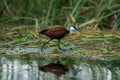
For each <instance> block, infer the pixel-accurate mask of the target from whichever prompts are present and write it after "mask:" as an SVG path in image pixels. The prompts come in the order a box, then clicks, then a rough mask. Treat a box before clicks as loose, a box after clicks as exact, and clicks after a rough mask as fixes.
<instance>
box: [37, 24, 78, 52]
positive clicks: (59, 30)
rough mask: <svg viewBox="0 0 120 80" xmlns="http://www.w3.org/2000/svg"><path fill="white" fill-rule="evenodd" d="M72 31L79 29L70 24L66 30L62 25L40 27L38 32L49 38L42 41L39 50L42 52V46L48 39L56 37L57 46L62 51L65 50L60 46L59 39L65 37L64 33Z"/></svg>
mask: <svg viewBox="0 0 120 80" xmlns="http://www.w3.org/2000/svg"><path fill="white" fill-rule="evenodd" d="M74 31H78V32H80V29H78V28H77V27H76V26H71V27H70V29H69V30H67V29H66V28H65V27H63V26H58V27H52V28H47V29H42V30H41V31H39V32H38V33H39V34H42V35H46V36H48V37H49V38H50V39H49V40H48V41H47V42H46V43H44V44H43V45H42V47H41V52H43V48H44V46H45V45H46V44H48V43H49V42H50V41H52V40H53V39H57V40H58V48H59V49H60V50H62V51H65V49H62V48H61V47H60V40H61V39H62V38H64V37H65V35H67V34H72V33H73V32H74Z"/></svg>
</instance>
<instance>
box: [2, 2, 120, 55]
mask: <svg viewBox="0 0 120 80" xmlns="http://www.w3.org/2000/svg"><path fill="white" fill-rule="evenodd" d="M54 25H62V26H66V27H67V28H68V27H69V26H71V25H76V26H77V27H79V28H81V29H82V33H78V34H76V35H73V36H72V37H68V38H65V39H63V41H62V42H61V43H62V44H61V46H62V47H64V48H67V49H75V50H77V49H79V50H80V51H78V52H75V56H76V55H77V56H78V55H82V54H83V55H87V56H93V55H95V56H96V55H99V54H101V53H103V54H105V55H108V54H109V53H111V54H112V55H113V54H114V53H115V54H114V55H117V56H118V55H119V52H120V46H119V45H120V31H119V28H120V1H119V0H1V1H0V50H2V49H1V48H11V49H13V50H14V48H16V46H20V47H23V48H24V47H32V48H33V47H34V48H41V45H42V44H43V43H44V42H45V41H47V39H48V38H47V37H45V36H42V35H38V33H37V31H38V30H39V29H40V28H42V27H50V26H54ZM108 29H109V30H108ZM56 45H57V43H56V42H54V41H53V42H50V44H49V45H47V46H46V47H45V48H48V47H53V46H56ZM18 53H19V52H18ZM39 53H40V52H39ZM52 53H53V55H54V56H58V54H56V53H58V50H56V49H54V50H53V51H52V50H51V55H52ZM68 53H69V52H68ZM63 54H64V53H63ZM63 54H62V53H61V54H60V56H61V55H63ZM53 55H52V56H53ZM71 55H72V56H73V55H74V53H73V52H71ZM65 56H70V53H69V55H68V54H65Z"/></svg>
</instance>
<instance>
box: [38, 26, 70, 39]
mask: <svg viewBox="0 0 120 80" xmlns="http://www.w3.org/2000/svg"><path fill="white" fill-rule="evenodd" d="M39 33H41V34H44V35H46V36H48V37H50V38H51V39H58V40H59V39H61V38H63V37H64V36H65V35H66V34H68V33H69V31H68V30H67V29H66V28H65V27H54V28H51V29H43V30H41V31H40V32H39Z"/></svg>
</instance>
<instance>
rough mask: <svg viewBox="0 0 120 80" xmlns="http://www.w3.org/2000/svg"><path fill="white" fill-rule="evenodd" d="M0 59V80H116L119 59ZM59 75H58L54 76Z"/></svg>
mask: <svg viewBox="0 0 120 80" xmlns="http://www.w3.org/2000/svg"><path fill="white" fill-rule="evenodd" d="M25 56H26V57H23V56H21V57H18V58H14V57H11V56H3V55H1V56H0V80H120V58H108V59H106V58H102V59H101V60H96V59H89V58H75V57H73V58H67V57H64V58H59V59H58V58H31V57H29V56H27V55H25ZM58 74H59V75H58Z"/></svg>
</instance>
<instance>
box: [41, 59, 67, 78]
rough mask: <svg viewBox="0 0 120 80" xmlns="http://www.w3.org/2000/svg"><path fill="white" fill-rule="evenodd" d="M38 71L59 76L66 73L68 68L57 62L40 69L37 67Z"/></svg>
mask: <svg viewBox="0 0 120 80" xmlns="http://www.w3.org/2000/svg"><path fill="white" fill-rule="evenodd" d="M39 69H40V70H41V71H43V72H50V73H53V74H55V75H57V76H61V75H62V74H65V73H66V72H67V71H69V69H68V67H67V66H65V65H63V64H61V63H60V62H59V61H58V62H56V63H49V64H47V65H45V66H42V67H40V66H39Z"/></svg>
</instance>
